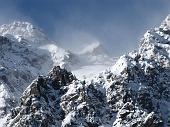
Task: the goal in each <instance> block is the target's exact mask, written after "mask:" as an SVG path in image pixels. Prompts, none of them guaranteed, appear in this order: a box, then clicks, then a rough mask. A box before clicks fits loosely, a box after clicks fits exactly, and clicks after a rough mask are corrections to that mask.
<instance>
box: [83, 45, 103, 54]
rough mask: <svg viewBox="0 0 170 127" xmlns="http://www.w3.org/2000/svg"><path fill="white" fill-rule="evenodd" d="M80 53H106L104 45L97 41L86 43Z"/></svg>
mask: <svg viewBox="0 0 170 127" xmlns="http://www.w3.org/2000/svg"><path fill="white" fill-rule="evenodd" d="M80 54H92V55H101V54H106V51H105V49H104V47H103V46H102V45H101V43H99V42H94V43H91V44H89V45H87V46H86V47H85V48H84V49H83V50H82V51H81V53H80Z"/></svg>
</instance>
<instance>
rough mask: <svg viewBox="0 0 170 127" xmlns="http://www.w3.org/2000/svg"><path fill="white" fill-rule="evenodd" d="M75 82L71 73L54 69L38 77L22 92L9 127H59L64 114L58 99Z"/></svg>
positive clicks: (58, 68) (13, 110)
mask: <svg viewBox="0 0 170 127" xmlns="http://www.w3.org/2000/svg"><path fill="white" fill-rule="evenodd" d="M73 80H75V77H74V76H73V75H72V73H70V72H67V71H66V70H65V69H61V68H60V67H59V66H57V67H54V68H53V69H52V71H51V72H50V73H49V74H48V75H47V76H39V77H38V78H37V79H35V80H34V81H33V82H32V83H31V85H30V86H28V88H27V89H26V90H25V91H24V93H23V95H22V97H21V101H20V105H19V106H18V107H16V108H15V109H12V111H11V120H10V121H9V122H8V124H7V126H9V127H21V126H22V127H27V126H28V127H30V126H32V127H34V126H35V127H36V126H37V127H38V126H41V127H48V126H60V125H61V121H62V119H64V116H65V112H64V111H63V109H62V108H61V107H60V99H61V96H62V95H63V94H65V93H66V91H67V89H68V88H67V86H68V84H69V83H71V82H72V81H73Z"/></svg>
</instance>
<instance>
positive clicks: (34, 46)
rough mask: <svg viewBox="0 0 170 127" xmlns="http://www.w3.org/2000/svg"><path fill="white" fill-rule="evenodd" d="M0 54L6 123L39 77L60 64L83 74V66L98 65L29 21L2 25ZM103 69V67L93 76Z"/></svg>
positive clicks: (0, 116)
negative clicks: (23, 93) (33, 81)
mask: <svg viewBox="0 0 170 127" xmlns="http://www.w3.org/2000/svg"><path fill="white" fill-rule="evenodd" d="M0 51H1V52H0V58H1V59H0V101H1V103H0V120H4V121H5V118H6V115H7V114H8V113H9V111H10V109H11V108H12V107H15V106H16V104H17V103H18V99H19V97H20V96H21V94H22V92H23V91H24V90H25V88H26V87H27V86H28V85H29V84H30V83H31V82H32V80H33V79H35V78H36V77H37V76H38V75H46V74H47V72H48V71H49V70H50V69H51V68H52V67H53V66H58V65H59V66H61V67H62V68H67V69H69V70H74V72H75V74H76V75H80V74H79V72H81V70H82V68H84V66H86V67H93V66H94V65H93V62H95V61H91V62H88V61H89V60H88V59H87V57H88V55H87V54H86V55H79V54H74V53H72V52H71V51H67V50H65V49H63V48H61V47H59V46H57V45H56V42H54V41H51V40H50V39H48V37H47V36H46V35H45V34H44V33H43V32H42V30H40V29H38V28H36V27H35V26H33V25H32V24H30V23H28V22H14V23H12V24H8V25H2V26H0ZM89 55H90V54H89ZM85 56H86V57H85ZM101 59H103V58H102V57H101ZM87 63H90V64H87ZM100 66H102V65H100ZM107 66H108V65H107ZM105 67H106V66H105ZM78 70H80V71H78ZM102 70H104V68H100V69H98V70H95V71H94V72H91V73H92V74H94V73H96V71H102ZM91 73H90V74H91ZM82 75H83V74H82ZM81 77H82V76H81Z"/></svg>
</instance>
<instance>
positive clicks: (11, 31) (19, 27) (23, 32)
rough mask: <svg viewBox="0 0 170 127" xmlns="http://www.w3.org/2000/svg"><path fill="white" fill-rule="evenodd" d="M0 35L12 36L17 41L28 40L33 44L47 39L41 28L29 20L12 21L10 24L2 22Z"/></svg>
mask: <svg viewBox="0 0 170 127" xmlns="http://www.w3.org/2000/svg"><path fill="white" fill-rule="evenodd" d="M0 35H2V36H8V37H9V36H10V37H14V38H15V39H17V40H19V41H20V40H23V39H24V40H28V41H30V42H32V43H33V44H39V43H44V42H47V41H48V38H47V37H46V35H45V34H44V33H43V32H42V30H41V29H39V28H37V27H35V26H33V25H32V24H31V23H29V22H21V21H14V22H13V23H11V24H4V25H2V26H0Z"/></svg>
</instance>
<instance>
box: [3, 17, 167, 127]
mask: <svg viewBox="0 0 170 127" xmlns="http://www.w3.org/2000/svg"><path fill="white" fill-rule="evenodd" d="M169 19H170V16H168V17H167V18H166V19H165V20H164V21H163V23H162V24H161V26H160V27H158V28H154V29H151V30H148V31H147V32H146V33H145V34H144V37H143V38H142V39H141V44H140V46H139V49H137V50H136V51H132V52H130V53H128V54H126V55H123V56H121V57H120V58H119V59H118V60H117V62H116V63H115V65H114V66H112V68H111V69H110V70H109V69H108V70H106V71H104V72H102V73H100V74H99V75H98V76H97V77H96V78H93V79H92V80H83V81H81V80H78V79H77V78H76V77H74V76H73V74H72V73H70V72H68V71H66V70H65V69H61V68H60V67H59V66H58V67H54V68H53V69H52V71H51V72H50V73H49V74H48V75H47V76H40V77H38V78H37V79H36V80H34V81H33V82H32V83H31V85H29V86H28V87H27V89H26V90H25V91H24V93H23V95H22V96H21V101H20V104H19V105H18V107H16V108H14V109H13V110H12V112H11V115H10V116H9V117H8V118H9V119H8V121H7V123H6V126H9V127H14V126H15V127H16V126H18V127H20V126H31V127H34V126H35V127H38V126H42V127H54V126H55V127H56V126H62V127H168V126H170V20H169Z"/></svg>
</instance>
